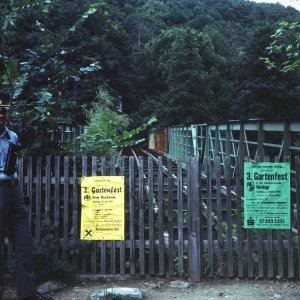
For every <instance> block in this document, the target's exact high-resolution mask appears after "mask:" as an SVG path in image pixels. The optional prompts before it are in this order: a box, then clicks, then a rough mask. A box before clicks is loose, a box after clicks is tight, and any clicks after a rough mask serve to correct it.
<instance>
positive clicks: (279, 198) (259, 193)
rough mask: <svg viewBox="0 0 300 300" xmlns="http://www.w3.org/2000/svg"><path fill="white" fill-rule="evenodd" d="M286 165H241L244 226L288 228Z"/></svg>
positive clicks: (288, 202) (288, 181)
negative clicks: (242, 168) (242, 169)
mask: <svg viewBox="0 0 300 300" xmlns="http://www.w3.org/2000/svg"><path fill="white" fill-rule="evenodd" d="M290 223H291V222H290V163H288V162H284V163H270V162H261V163H256V162H245V167H244V227H245V228H267V229H289V228H290V226H291V224H290Z"/></svg>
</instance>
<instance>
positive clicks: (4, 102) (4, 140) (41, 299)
mask: <svg viewBox="0 0 300 300" xmlns="http://www.w3.org/2000/svg"><path fill="white" fill-rule="evenodd" d="M10 105H11V98H10V95H9V94H8V93H6V92H3V91H0V299H2V294H3V289H4V269H3V253H2V241H3V232H4V229H8V231H9V233H10V236H11V237H12V238H13V243H14V245H15V257H16V274H17V294H18V297H19V298H20V299H21V300H53V299H52V298H51V297H45V296H42V295H41V294H39V293H38V292H37V290H36V287H35V284H34V281H33V253H32V237H31V232H30V227H29V219H28V208H27V206H26V205H25V203H24V197H23V194H22V191H21V189H20V187H19V182H18V176H17V171H16V151H17V149H18V147H19V144H18V136H17V135H16V133H14V132H13V131H11V130H9V129H8V128H7V127H6V123H7V121H8V119H9V110H10Z"/></svg>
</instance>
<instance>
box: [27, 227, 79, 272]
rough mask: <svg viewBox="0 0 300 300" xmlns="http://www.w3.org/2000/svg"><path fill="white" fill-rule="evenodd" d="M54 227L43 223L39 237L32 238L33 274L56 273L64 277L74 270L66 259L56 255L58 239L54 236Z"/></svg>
mask: <svg viewBox="0 0 300 300" xmlns="http://www.w3.org/2000/svg"><path fill="white" fill-rule="evenodd" d="M56 229H57V228H55V226H54V225H52V224H45V223H44V224H43V226H42V230H41V239H39V240H38V239H35V238H34V240H33V255H34V266H35V275H36V276H38V277H48V276H50V275H54V276H57V274H60V276H61V277H64V276H71V275H72V274H73V273H74V272H75V270H74V268H73V266H72V265H71V264H70V263H69V262H68V261H66V260H64V259H63V258H60V257H58V256H57V249H58V247H59V244H60V240H59V239H57V238H55V235H54V231H55V230H56Z"/></svg>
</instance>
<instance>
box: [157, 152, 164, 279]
mask: <svg viewBox="0 0 300 300" xmlns="http://www.w3.org/2000/svg"><path fill="white" fill-rule="evenodd" d="M163 180H164V179H163V164H162V157H161V156H160V157H158V240H159V245H158V252H159V255H158V263H159V275H161V276H162V275H164V273H165V270H164V264H165V261H164V220H163V215H164V207H163Z"/></svg>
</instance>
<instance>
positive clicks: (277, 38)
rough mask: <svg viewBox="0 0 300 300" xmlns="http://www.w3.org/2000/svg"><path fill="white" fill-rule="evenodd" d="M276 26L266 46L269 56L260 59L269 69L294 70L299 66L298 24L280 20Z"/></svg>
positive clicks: (299, 39) (299, 35) (299, 26)
mask: <svg viewBox="0 0 300 300" xmlns="http://www.w3.org/2000/svg"><path fill="white" fill-rule="evenodd" d="M278 26H279V27H278V28H277V30H276V32H275V33H274V34H273V35H272V36H271V37H272V43H271V44H270V45H269V46H268V47H267V48H266V49H267V50H268V54H269V57H266V58H261V59H262V60H263V61H264V63H265V65H266V67H267V68H268V69H269V70H270V69H278V70H279V71H281V72H284V73H287V72H292V71H295V70H297V69H298V68H299V66H300V24H299V23H298V22H293V23H289V22H286V21H282V22H279V24H278Z"/></svg>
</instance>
